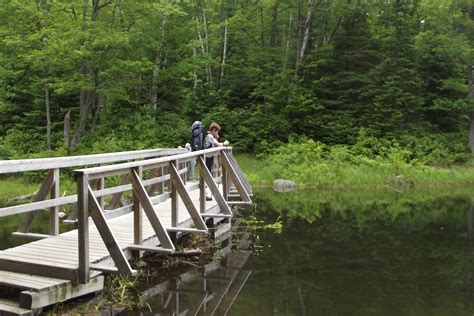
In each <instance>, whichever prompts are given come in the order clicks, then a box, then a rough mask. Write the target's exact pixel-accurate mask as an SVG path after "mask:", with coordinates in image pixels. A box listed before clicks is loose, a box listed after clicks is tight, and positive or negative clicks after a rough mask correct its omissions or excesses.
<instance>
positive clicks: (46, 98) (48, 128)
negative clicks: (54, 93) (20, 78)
mask: <svg viewBox="0 0 474 316" xmlns="http://www.w3.org/2000/svg"><path fill="white" fill-rule="evenodd" d="M44 102H45V104H46V144H47V145H48V150H51V110H50V106H49V87H48V85H47V84H45V85H44Z"/></svg>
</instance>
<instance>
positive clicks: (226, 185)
mask: <svg viewBox="0 0 474 316" xmlns="http://www.w3.org/2000/svg"><path fill="white" fill-rule="evenodd" d="M223 157H224V155H223V152H222V151H221V152H220V153H219V161H220V165H221V170H222V173H221V175H222V195H223V196H224V200H226V201H227V200H228V195H229V177H228V175H227V170H226V169H225V167H224V164H223V163H222V159H224V158H223Z"/></svg>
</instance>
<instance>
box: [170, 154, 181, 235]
mask: <svg viewBox="0 0 474 316" xmlns="http://www.w3.org/2000/svg"><path fill="white" fill-rule="evenodd" d="M170 165H174V166H178V165H179V162H178V161H177V160H175V161H170ZM168 171H169V168H168ZM170 175H171V173H170ZM170 185H171V226H172V227H177V226H178V217H179V209H178V192H177V191H176V186H175V185H174V184H173V181H170Z"/></svg>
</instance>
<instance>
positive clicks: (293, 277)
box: [230, 190, 474, 315]
mask: <svg viewBox="0 0 474 316" xmlns="http://www.w3.org/2000/svg"><path fill="white" fill-rule="evenodd" d="M257 194H258V193H257ZM257 196H258V197H259V199H258V200H257V204H258V207H257V214H256V217H257V218H259V219H264V220H265V223H263V224H260V226H259V229H257V231H256V233H257V234H258V236H259V239H258V240H259V243H260V246H261V247H262V249H263V251H261V252H259V253H258V256H257V255H255V256H252V257H251V258H250V259H249V262H248V268H249V269H251V270H252V277H251V278H250V279H249V280H248V282H247V284H246V287H245V291H243V292H242V293H241V295H240V296H239V297H238V299H237V301H236V304H234V306H233V308H232V310H231V312H230V315H374V314H375V315H386V314H388V315H433V314H435V315H472V314H473V312H474V304H473V302H474V294H473V293H474V266H473V260H474V251H473V250H474V249H473V247H472V245H473V244H472V242H471V240H472V198H471V197H470V194H464V193H462V194H459V195H453V194H452V192H442V193H438V194H434V193H433V192H431V194H426V193H425V194H421V193H419V194H413V195H396V194H393V195H392V194H391V193H380V194H374V193H373V192H367V193H365V194H364V193H363V192H361V193H360V194H359V195H356V194H352V195H350V194H347V193H345V192H334V196H333V199H331V198H330V197H329V194H328V193H327V192H326V193H323V192H319V191H317V190H313V191H309V192H306V195H304V194H302V193H301V192H297V193H295V194H291V195H289V194H281V195H278V194H275V193H273V192H260V194H259V195H257ZM277 219H281V224H282V229H281V230H280V231H276V230H269V229H265V227H268V224H271V223H274V222H275V221H276V220H277ZM466 223H467V224H466ZM466 227H467V228H466Z"/></svg>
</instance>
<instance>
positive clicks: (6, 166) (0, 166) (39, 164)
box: [0, 148, 187, 174]
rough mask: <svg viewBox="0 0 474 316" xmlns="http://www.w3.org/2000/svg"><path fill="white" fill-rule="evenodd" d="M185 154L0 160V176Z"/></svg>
mask: <svg viewBox="0 0 474 316" xmlns="http://www.w3.org/2000/svg"><path fill="white" fill-rule="evenodd" d="M185 152H187V149H181V148H176V149H175V148H171V149H148V150H139V151H124V152H118V153H107V154H96V155H82V156H70V157H54V158H39V159H22V160H0V174H2V173H15V172H25V171H32V170H47V169H57V168H68V167H78V166H85V165H92V164H104V163H111V162H119V161H126V160H135V159H145V158H150V157H160V156H168V155H176V154H181V153H185Z"/></svg>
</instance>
